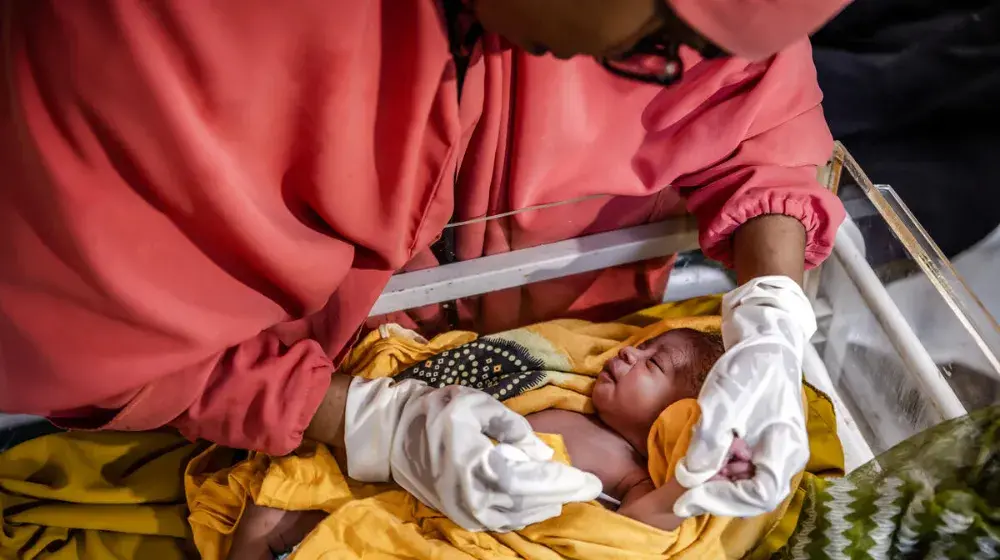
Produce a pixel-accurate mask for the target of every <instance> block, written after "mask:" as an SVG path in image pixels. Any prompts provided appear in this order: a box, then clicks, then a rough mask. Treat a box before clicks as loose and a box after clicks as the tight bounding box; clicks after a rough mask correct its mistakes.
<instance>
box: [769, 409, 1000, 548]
mask: <svg viewBox="0 0 1000 560" xmlns="http://www.w3.org/2000/svg"><path fill="white" fill-rule="evenodd" d="M772 558H778V559H798V558H811V559H815V558H818V559H824V558H831V559H833V558H838V559H839V558H851V559H863V560H868V559H882V558H894V559H895V558H900V559H902V558H907V559H908V558H913V559H917V558H920V559H923V558H927V559H937V558H942V559H945V558H946V559H956V560H957V559H963V560H965V559H970V560H980V559H982V560H985V559H988V558H1000V407H992V408H989V409H985V410H981V411H978V412H975V413H973V414H971V415H969V416H966V417H963V418H958V419H955V420H951V421H948V422H944V423H942V424H940V425H938V426H936V427H934V428H931V429H929V430H927V431H925V432H923V433H921V434H918V435H916V436H914V437H912V438H910V439H908V440H906V441H905V442H903V443H901V444H899V445H897V446H896V447H894V448H892V449H891V450H889V451H887V452H886V453H885V454H883V455H881V456H880V457H878V458H876V459H875V460H873V461H872V462H870V463H868V464H867V465H865V466H864V467H861V468H860V469H858V470H856V471H854V472H852V473H850V474H849V475H848V476H846V477H844V478H840V479H821V478H818V477H814V478H811V479H810V480H808V481H806V498H805V502H804V504H803V507H802V511H801V513H800V515H799V520H798V524H797V526H796V529H795V532H794V533H793V535H792V537H791V538H790V539H789V541H788V543H787V544H786V545H785V547H784V548H782V549H781V550H779V551H778V552H777V553H775V554H774V556H773V557H772Z"/></svg>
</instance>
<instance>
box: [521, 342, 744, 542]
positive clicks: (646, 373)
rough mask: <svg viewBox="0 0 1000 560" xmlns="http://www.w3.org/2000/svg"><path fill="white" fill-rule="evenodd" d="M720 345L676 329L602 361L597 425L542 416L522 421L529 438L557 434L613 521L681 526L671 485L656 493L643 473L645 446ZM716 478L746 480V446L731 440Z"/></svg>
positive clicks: (559, 413)
mask: <svg viewBox="0 0 1000 560" xmlns="http://www.w3.org/2000/svg"><path fill="white" fill-rule="evenodd" d="M723 351H724V348H723V346H722V340H721V339H720V338H718V337H716V336H711V335H707V334H705V333H702V332H699V331H695V330H691V329H675V330H671V331H667V332H666V333H664V334H662V335H660V336H658V337H656V338H653V339H650V340H648V341H647V342H645V343H643V344H641V345H639V346H638V347H635V348H633V347H631V346H627V347H625V348H623V349H622V350H621V351H620V352H619V353H618V355H617V356H616V357H614V358H611V359H610V360H608V361H607V362H606V363H605V365H604V370H603V371H602V372H601V374H600V376H599V377H598V378H597V382H596V384H595V386H594V391H593V394H592V395H591V396H592V399H593V402H594V408H595V409H597V417H596V418H595V417H593V416H588V415H584V414H579V413H576V412H568V411H565V410H556V409H552V410H545V411H542V412H537V413H535V414H529V415H528V416H527V418H528V421H529V422H530V423H531V425H532V427H533V428H534V429H535V431H536V432H542V433H550V434H560V435H562V437H563V441H564V443H565V445H566V450H567V451H568V452H569V456H570V459H571V460H572V462H573V465H574V466H576V467H578V468H580V469H582V470H585V471H588V472H591V473H594V474H595V475H597V476H598V478H600V479H601V482H602V483H603V485H604V492H605V494H607V495H609V496H611V497H613V498H615V499H618V500H620V501H621V507H620V508H619V509H618V513H620V514H622V515H626V516H628V517H632V518H633V519H638V520H640V521H643V522H645V523H647V524H649V525H653V526H654V527H658V528H660V529H665V530H669V529H673V528H675V527H677V525H679V524H680V521H681V520H680V518H678V517H676V516H674V515H673V504H674V502H675V501H676V500H677V498H678V497H679V496H680V495H681V494H683V493H684V488H683V487H681V486H680V485H679V484H677V482H676V480H671V481H669V483H668V484H666V485H664V486H663V487H661V488H660V489H656V488H655V487H654V486H653V483H652V481H651V480H650V477H649V472H648V471H647V467H646V465H647V439H648V438H649V432H650V430H651V429H652V427H653V423H654V422H655V421H656V419H657V418H658V417H659V416H660V413H662V412H663V411H664V410H665V409H666V408H667V407H668V406H670V405H671V404H673V403H675V402H677V401H679V400H681V399H688V398H696V397H697V396H698V391H699V390H700V389H701V385H702V383H703V382H704V380H705V376H706V375H708V372H709V370H710V369H711V368H712V365H713V364H714V363H715V361H716V360H718V359H719V357H720V356H721V355H722V353H723ZM730 455H731V458H730V461H729V462H728V464H727V465H726V466H725V467H724V468H723V470H722V471H721V472H720V473H719V474H718V475H717V478H726V479H730V480H740V479H743V478H749V477H751V476H752V474H753V466H752V464H751V463H750V461H749V459H750V452H749V448H748V447H747V445H746V444H745V443H744V442H743V441H742V440H739V439H737V440H736V442H735V443H734V444H733V448H732V449H731V452H730Z"/></svg>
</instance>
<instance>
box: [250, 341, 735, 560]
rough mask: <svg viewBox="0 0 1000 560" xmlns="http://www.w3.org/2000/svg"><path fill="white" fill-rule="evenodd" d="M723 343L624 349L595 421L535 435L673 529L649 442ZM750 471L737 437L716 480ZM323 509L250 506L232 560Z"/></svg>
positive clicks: (604, 375) (314, 519) (608, 370)
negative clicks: (557, 441) (548, 438)
mask: <svg viewBox="0 0 1000 560" xmlns="http://www.w3.org/2000/svg"><path fill="white" fill-rule="evenodd" d="M723 350H724V349H723V346H722V340H721V339H720V338H719V337H718V336H713V335H708V334H705V333H702V332H699V331H695V330H691V329H674V330H671V331H667V332H666V333H664V334H662V335H660V336H657V337H655V338H653V339H650V340H648V341H646V342H645V343H643V344H640V345H639V346H638V347H631V346H628V347H625V348H623V349H622V350H621V351H620V352H619V353H618V355H617V356H615V357H613V358H611V359H609V360H608V361H607V362H606V363H605V365H604V369H603V371H602V372H601V373H600V375H599V376H598V378H597V381H596V383H595V385H594V389H593V393H592V394H591V398H592V399H593V403H594V408H595V409H596V410H597V416H596V417H594V416H590V415H586V414H580V413H578V412H569V411H565V410H557V409H550V410H545V411H542V412H537V413H534V414H529V415H527V419H528V421H529V422H530V423H531V425H532V427H533V428H534V430H535V431H536V432H540V433H548V434H560V435H561V436H562V438H563V441H564V443H565V445H566V450H567V451H568V453H569V456H570V460H571V461H572V463H573V465H574V466H576V467H578V468H580V469H582V470H585V471H588V472H591V473H594V474H595V475H597V477H598V478H600V479H601V482H602V483H603V485H604V493H605V494H607V495H609V496H611V497H613V498H615V499H617V500H620V501H621V506H620V507H619V508H618V513H620V514H622V515H625V516H627V517H631V518H633V519H636V520H638V521H642V522H644V523H646V524H648V525H651V526H654V527H657V528H660V529H663V530H671V529H674V528H676V527H677V526H678V525H680V523H681V521H682V519H681V518H679V517H677V516H675V515H674V514H673V505H674V502H675V501H676V500H677V498H678V497H680V496H681V494H683V493H684V491H685V489H684V488H683V487H681V486H680V485H679V484H678V483H677V482H676V480H673V479H672V480H670V481H669V482H668V483H667V484H665V485H663V486H662V487H660V488H656V487H655V486H654V485H653V483H652V481H651V479H650V476H649V472H648V471H647V439H648V437H649V433H650V430H651V428H652V426H653V423H654V422H655V421H656V419H657V418H658V417H659V416H660V414H661V413H662V412H663V411H664V410H665V409H666V408H667V407H668V406H670V405H671V404H673V403H675V402H677V401H679V400H681V399H688V398H696V397H697V396H698V392H699V390H700V389H701V385H702V383H703V382H704V380H705V377H706V375H708V372H709V370H710V369H711V368H712V365H713V364H714V363H715V362H716V360H718V359H719V357H720V356H721V355H722V353H723ZM752 474H753V466H752V464H751V463H750V452H749V448H748V447H747V446H746V444H745V443H744V442H743V441H742V440H739V439H737V440H736V442H735V443H734V444H733V448H732V449H731V453H730V460H729V462H728V464H727V465H726V466H725V467H724V468H723V470H722V471H721V472H720V473H719V474H718V475H717V478H726V479H730V480H740V479H743V478H749V477H751V476H752ZM324 516H325V514H324V513H323V512H288V511H282V510H276V509H271V508H263V507H258V506H255V505H252V504H249V505H248V506H247V509H246V511H245V512H244V515H243V516H242V519H241V521H240V524H239V526H238V528H237V531H236V535H235V537H234V542H233V549H232V552H231V554H230V557H231V558H270V557H271V553H272V552H277V551H282V550H287V549H289V548H290V547H291V546H292V545H294V544H296V543H298V542H299V541H301V540H302V538H304V537H305V535H306V534H307V533H308V532H309V531H310V530H311V529H312V527H314V526H315V525H316V524H317V523H319V522H320V521H321V520H322V519H323V517H324Z"/></svg>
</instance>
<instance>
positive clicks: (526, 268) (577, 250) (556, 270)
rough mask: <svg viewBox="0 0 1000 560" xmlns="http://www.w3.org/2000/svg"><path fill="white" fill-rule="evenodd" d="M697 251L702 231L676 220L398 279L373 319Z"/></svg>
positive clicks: (378, 303)
mask: <svg viewBox="0 0 1000 560" xmlns="http://www.w3.org/2000/svg"><path fill="white" fill-rule="evenodd" d="M697 248H698V229H697V227H696V225H695V223H694V221H693V220H692V219H691V218H689V217H687V216H684V217H680V218H674V219H670V220H666V221H663V222H657V223H655V224H646V225H641V226H636V227H630V228H625V229H620V230H615V231H611V232H607V233H599V234H596V235H588V236H585V237H578V238H576V239H569V240H566V241H559V242H557V243H550V244H547V245H541V246H538V247H531V248H528V249H520V250H517V251H511V252H509V253H501V254H498V255H490V256H486V257H481V258H478V259H472V260H468V261H462V262H457V263H452V264H446V265H442V266H437V267H434V268H429V269H426V270H417V271H414V272H405V273H402V274H396V275H395V276H393V277H392V279H391V280H389V284H388V285H387V286H386V288H385V290H384V291H383V292H382V295H381V296H380V297H379V298H378V301H376V302H375V306H374V307H373V308H372V310H371V313H370V314H369V315H370V316H376V315H382V314H385V313H391V312H393V311H402V310H404V309H413V308H415V307H420V306H423V305H430V304H433V303H442V302H445V301H451V300H456V299H460V298H464V297H469V296H476V295H481V294H486V293H490V292H495V291H498V290H503V289H506V288H513V287H516V286H523V285H525V284H531V283H533V282H541V281H543V280H551V279H553V278H562V277H565V276H571V275H573V274H580V273H582V272H591V271H594V270H600V269H603V268H609V267H613V266H618V265H622V264H628V263H633V262H638V261H644V260H647V259H653V258H657V257H665V256H667V255H672V254H674V253H678V252H681V251H688V250H691V249H697Z"/></svg>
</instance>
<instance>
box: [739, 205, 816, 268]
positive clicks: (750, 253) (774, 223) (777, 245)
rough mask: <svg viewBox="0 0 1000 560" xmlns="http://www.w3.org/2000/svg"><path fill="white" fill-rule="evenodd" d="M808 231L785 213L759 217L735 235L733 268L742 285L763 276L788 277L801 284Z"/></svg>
mask: <svg viewBox="0 0 1000 560" xmlns="http://www.w3.org/2000/svg"><path fill="white" fill-rule="evenodd" d="M805 251H806V230H805V228H804V227H803V226H802V222H800V221H799V220H797V219H795V218H792V217H790V216H785V215H783V214H767V215H764V216H758V217H756V218H753V219H751V220H750V221H748V222H746V223H744V224H743V225H741V226H740V227H739V229H737V230H736V233H735V234H733V268H734V269H735V270H736V277H737V282H739V284H740V285H743V284H744V283H746V282H747V281H749V280H752V279H754V278H758V277H760V276H778V275H780V276H787V277H789V278H791V279H792V280H795V282H796V283H798V284H799V285H802V275H803V273H804V270H805Z"/></svg>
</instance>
